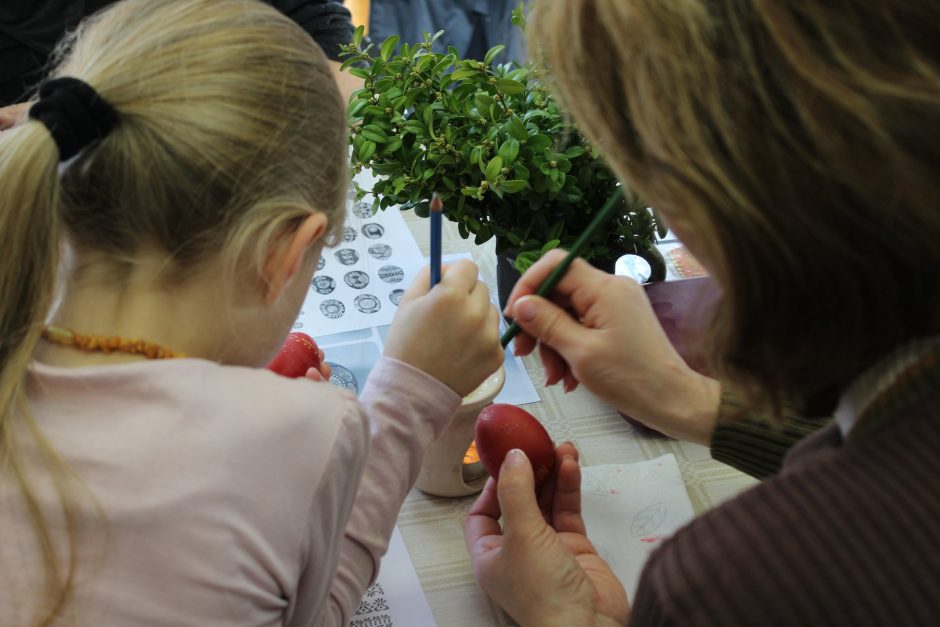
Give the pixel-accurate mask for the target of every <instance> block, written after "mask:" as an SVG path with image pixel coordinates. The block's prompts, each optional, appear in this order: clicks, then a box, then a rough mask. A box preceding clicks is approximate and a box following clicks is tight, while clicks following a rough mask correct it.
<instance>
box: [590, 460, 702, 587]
mask: <svg viewBox="0 0 940 627" xmlns="http://www.w3.org/2000/svg"><path fill="white" fill-rule="evenodd" d="M581 508H582V513H583V516H584V522H585V524H586V525H587V533H588V538H590V540H591V542H593V543H594V546H595V547H597V551H598V553H599V554H600V555H601V557H603V558H604V559H605V560H607V563H608V564H610V567H611V568H612V569H613V571H614V573H615V574H616V575H617V578H618V579H620V581H621V583H623V585H624V588H626V590H627V598H631V599H632V598H633V597H634V595H635V594H636V588H637V584H638V583H639V581H640V572H641V571H642V570H643V565H644V564H645V563H646V558H647V557H648V556H649V554H650V552H652V551H653V550H654V549H655V548H656V547H657V546H659V544H660V543H661V542H662V541H663V540H665V539H667V538H668V537H669V536H671V535H672V534H673V533H675V531H676V530H678V529H679V528H680V527H682V526H684V525H685V524H686V523H688V522H689V521H690V520H691V519H692V518H693V517H694V516H695V513H694V512H693V511H692V503H691V502H690V501H689V495H688V493H687V492H686V489H685V484H684V483H683V481H682V473H681V472H680V471H679V464H678V463H677V462H676V458H675V456H674V455H671V454H670V455H663V456H662V457H658V458H656V459H651V460H647V461H643V462H637V463H634V464H610V465H605V466H586V467H583V468H582V469H581Z"/></svg>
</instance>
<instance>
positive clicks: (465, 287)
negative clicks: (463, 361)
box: [441, 259, 480, 294]
mask: <svg viewBox="0 0 940 627" xmlns="http://www.w3.org/2000/svg"><path fill="white" fill-rule="evenodd" d="M479 274H480V269H479V268H478V267H477V264H475V263H473V262H472V261H469V260H467V259H461V260H460V261H457V262H454V263H452V264H449V265H447V266H444V267H443V268H441V284H442V285H447V286H448V287H450V288H451V289H454V290H457V291H458V293H461V294H464V293H466V294H469V293H470V292H472V291H473V289H474V288H475V287H476V285H477V282H478V279H477V277H478V276H479Z"/></svg>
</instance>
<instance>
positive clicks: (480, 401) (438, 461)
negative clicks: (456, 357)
mask: <svg viewBox="0 0 940 627" xmlns="http://www.w3.org/2000/svg"><path fill="white" fill-rule="evenodd" d="M505 382H506V372H505V371H504V370H503V368H502V367H500V369H499V370H497V371H496V372H494V373H493V374H491V375H490V376H489V377H488V378H487V379H486V381H484V382H483V383H481V384H480V387H478V388H477V389H475V390H474V391H473V392H470V394H468V395H466V396H465V397H464V399H463V403H461V405H460V409H458V410H457V415H456V416H454V420H453V421H452V422H451V423H450V425H448V427H447V428H446V429H445V430H444V433H442V434H441V437H440V438H438V440H437V441H436V442H434V444H432V445H431V446H430V447H429V448H428V450H427V451H426V452H425V453H424V462H423V463H422V464H421V474H420V475H418V481H417V482H416V483H415V485H416V486H417V487H418V489H419V490H421V491H422V492H426V493H427V494H431V495H434V496H448V497H457V496H468V495H470V494H476V493H477V492H479V491H480V490H482V489H483V485H484V484H485V483H486V479H487V477H488V475H487V474H486V471H485V470H484V469H483V464H481V463H480V462H476V463H473V464H464V456H465V455H466V454H467V449H468V448H470V445H471V444H472V443H473V437H474V430H475V427H476V420H477V414H479V413H480V410H481V409H483V408H484V407H486V406H487V405H489V404H490V403H492V402H493V399H494V398H496V395H497V394H499V392H500V390H502V389H503V384H504V383H505Z"/></svg>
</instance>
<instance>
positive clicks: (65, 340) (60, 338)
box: [42, 326, 186, 359]
mask: <svg viewBox="0 0 940 627" xmlns="http://www.w3.org/2000/svg"><path fill="white" fill-rule="evenodd" d="M42 336H43V337H44V338H46V339H47V340H49V341H50V342H52V343H53V344H58V345H59V346H65V347H67V348H75V349H78V350H81V351H85V352H88V353H106V354H107V353H127V354H129V355H141V356H142V357H146V358H147V359H173V358H177V357H185V356H186V355H184V354H183V353H177V352H175V351H171V350H170V349H168V348H165V347H163V346H160V345H159V344H154V343H152V342H145V341H144V340H127V339H124V338H123V337H120V336H117V335H86V334H83V333H76V332H75V331H72V330H71V329H65V328H62V327H54V326H47V327H46V328H45V329H43V330H42Z"/></svg>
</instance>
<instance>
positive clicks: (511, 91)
mask: <svg viewBox="0 0 940 627" xmlns="http://www.w3.org/2000/svg"><path fill="white" fill-rule="evenodd" d="M496 88H497V89H499V90H500V91H501V92H503V93H504V94H508V95H510V96H517V95H519V94H521V93H523V92H525V85H523V84H522V83H520V82H519V81H514V80H512V79H509V78H500V79H498V80H497V81H496Z"/></svg>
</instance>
